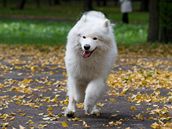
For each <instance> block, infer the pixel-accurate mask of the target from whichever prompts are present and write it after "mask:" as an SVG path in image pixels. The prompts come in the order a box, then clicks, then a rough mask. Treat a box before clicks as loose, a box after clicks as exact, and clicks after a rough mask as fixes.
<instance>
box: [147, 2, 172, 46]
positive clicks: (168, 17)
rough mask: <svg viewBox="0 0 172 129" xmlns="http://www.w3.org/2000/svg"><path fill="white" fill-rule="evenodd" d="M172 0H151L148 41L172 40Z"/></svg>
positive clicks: (166, 41) (165, 41)
mask: <svg viewBox="0 0 172 129" xmlns="http://www.w3.org/2000/svg"><path fill="white" fill-rule="evenodd" d="M171 21H172V1H171V0H150V3H149V29H148V41H149V42H155V41H160V42H164V43H168V42H172V22H171Z"/></svg>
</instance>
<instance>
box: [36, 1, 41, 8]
mask: <svg viewBox="0 0 172 129" xmlns="http://www.w3.org/2000/svg"><path fill="white" fill-rule="evenodd" d="M36 6H37V7H38V8H39V7H40V6H41V4H40V0H36Z"/></svg>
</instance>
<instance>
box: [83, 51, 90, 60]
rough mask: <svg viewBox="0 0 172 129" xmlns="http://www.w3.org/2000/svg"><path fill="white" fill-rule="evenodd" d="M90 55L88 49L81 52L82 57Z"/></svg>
mask: <svg viewBox="0 0 172 129" xmlns="http://www.w3.org/2000/svg"><path fill="white" fill-rule="evenodd" d="M90 55H91V52H89V51H83V53H82V56H83V57H84V58H88V57H89V56H90Z"/></svg>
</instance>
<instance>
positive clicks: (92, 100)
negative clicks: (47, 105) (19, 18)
mask: <svg viewBox="0 0 172 129" xmlns="http://www.w3.org/2000/svg"><path fill="white" fill-rule="evenodd" d="M67 38H68V41H67V46H66V56H65V64H66V69H67V74H68V84H67V86H68V96H69V104H68V107H67V109H66V111H65V115H67V116H73V115H74V112H75V104H76V102H84V110H85V113H87V114H95V113H98V112H99V110H98V109H97V107H96V103H97V101H98V100H99V98H100V97H101V96H103V93H104V92H105V91H106V90H105V89H106V84H105V82H106V78H107V76H108V74H109V72H110V70H111V67H112V65H113V63H114V61H115V59H116V56H117V47H116V43H115V39H114V34H113V29H112V25H111V23H110V21H109V20H108V19H107V18H106V17H105V15H104V14H102V13H101V12H97V11H90V12H87V13H85V14H84V15H83V16H82V17H81V19H80V20H79V21H78V22H77V23H76V25H75V26H74V27H73V28H72V29H71V30H70V32H69V34H68V37H67Z"/></svg>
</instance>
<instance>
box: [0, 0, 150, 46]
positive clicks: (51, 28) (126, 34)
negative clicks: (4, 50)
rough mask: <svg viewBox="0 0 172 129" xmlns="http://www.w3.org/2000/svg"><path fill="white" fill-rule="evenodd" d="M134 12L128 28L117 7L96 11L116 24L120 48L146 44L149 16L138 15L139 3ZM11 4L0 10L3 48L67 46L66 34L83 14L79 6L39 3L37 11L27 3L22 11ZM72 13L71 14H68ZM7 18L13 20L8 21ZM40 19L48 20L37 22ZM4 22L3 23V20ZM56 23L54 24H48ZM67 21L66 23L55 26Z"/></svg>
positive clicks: (0, 38) (79, 3)
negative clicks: (23, 45)
mask: <svg viewBox="0 0 172 129" xmlns="http://www.w3.org/2000/svg"><path fill="white" fill-rule="evenodd" d="M133 5H134V6H133V10H134V11H133V12H132V13H130V14H129V19H130V24H129V25H124V24H122V23H121V13H120V8H119V6H114V5H113V3H112V4H109V5H108V6H107V7H97V6H95V5H94V9H95V10H99V11H102V12H104V13H105V14H106V15H107V17H108V18H109V19H110V20H111V21H112V22H114V23H115V24H116V27H115V35H116V40H117V42H118V43H119V44H127V45H130V44H140V43H144V42H146V37H147V23H148V13H146V12H139V11H137V10H138V7H139V3H138V2H134V3H133ZM15 7H16V4H15V2H13V3H12V4H11V5H8V7H7V8H3V7H1V10H0V18H1V19H3V20H0V43H5V44H47V45H56V44H57V45H59V44H65V43H66V36H67V33H68V31H69V30H70V29H71V28H72V26H73V24H74V23H75V21H76V19H78V18H79V17H80V16H81V14H82V12H83V7H82V2H77V7H76V3H75V2H70V3H68V4H67V3H62V4H61V5H57V6H48V5H47V4H46V3H44V4H43V3H42V5H41V7H40V8H37V7H36V6H35V2H33V1H32V2H30V3H29V1H28V3H27V5H26V8H25V9H24V10H18V9H15ZM71 10H72V11H71ZM10 17H13V18H12V19H10ZM14 17H18V19H20V18H25V17H32V18H34V19H37V20H16V19H14ZM40 18H47V19H49V20H42V21H38V19H40ZM5 19H6V20H5ZM52 19H56V21H54V22H50V20H52ZM59 20H61V21H66V22H58V21H59Z"/></svg>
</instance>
